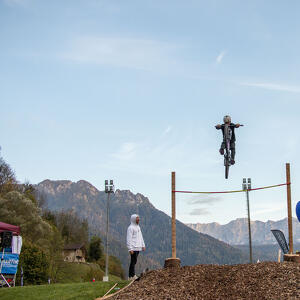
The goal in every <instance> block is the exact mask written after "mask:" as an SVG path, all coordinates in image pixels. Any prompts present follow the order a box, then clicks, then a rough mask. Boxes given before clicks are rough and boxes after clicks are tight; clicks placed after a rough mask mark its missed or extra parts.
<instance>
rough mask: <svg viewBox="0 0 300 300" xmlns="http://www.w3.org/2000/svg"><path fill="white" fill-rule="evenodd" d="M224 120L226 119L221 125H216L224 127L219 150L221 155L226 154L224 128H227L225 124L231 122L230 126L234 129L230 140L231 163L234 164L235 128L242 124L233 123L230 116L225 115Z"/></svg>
mask: <svg viewBox="0 0 300 300" xmlns="http://www.w3.org/2000/svg"><path fill="white" fill-rule="evenodd" d="M223 121H224V124H222V125H220V124H218V125H216V126H215V127H216V129H222V133H223V142H222V144H221V148H220V150H219V152H220V154H221V155H224V149H225V139H224V128H225V124H229V126H230V129H231V131H232V136H231V140H230V150H231V161H230V163H231V165H234V164H235V160H234V157H235V134H234V129H235V128H239V127H240V126H241V125H240V124H238V123H237V124H234V123H231V117H230V116H225V117H224V118H223Z"/></svg>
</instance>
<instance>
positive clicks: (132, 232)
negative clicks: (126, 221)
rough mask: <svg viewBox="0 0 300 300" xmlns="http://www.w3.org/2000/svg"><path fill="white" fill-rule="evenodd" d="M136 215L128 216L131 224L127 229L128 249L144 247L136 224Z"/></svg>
mask: <svg viewBox="0 0 300 300" xmlns="http://www.w3.org/2000/svg"><path fill="white" fill-rule="evenodd" d="M137 217H138V215H132V216H131V218H130V221H131V224H130V225H129V227H128V229H127V248H128V251H142V248H144V247H145V243H144V239H143V235H142V231H141V228H140V226H139V225H138V224H136V218H137Z"/></svg>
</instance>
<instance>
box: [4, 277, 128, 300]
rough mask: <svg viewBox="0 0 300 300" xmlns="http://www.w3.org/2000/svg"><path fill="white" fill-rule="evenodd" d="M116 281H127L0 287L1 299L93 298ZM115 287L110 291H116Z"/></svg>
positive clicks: (119, 282)
mask: <svg viewBox="0 0 300 300" xmlns="http://www.w3.org/2000/svg"><path fill="white" fill-rule="evenodd" d="M116 282H118V285H117V286H116V288H123V287H124V286H126V285H127V284H128V281H110V282H102V281H96V282H83V283H66V284H50V285H35V286H24V287H14V288H0V299H1V300H21V299H28V300H71V299H72V300H75V299H76V300H94V299H95V298H97V297H101V296H103V295H104V294H105V293H106V292H107V291H108V290H109V289H110V288H111V287H112V286H113V285H114V284H115V283H116ZM116 291H117V289H115V290H113V291H112V292H116Z"/></svg>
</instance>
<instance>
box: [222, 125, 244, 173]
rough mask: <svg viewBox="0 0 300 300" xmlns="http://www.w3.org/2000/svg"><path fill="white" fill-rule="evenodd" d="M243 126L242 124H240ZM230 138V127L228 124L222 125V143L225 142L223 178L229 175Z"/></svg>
mask: <svg viewBox="0 0 300 300" xmlns="http://www.w3.org/2000/svg"><path fill="white" fill-rule="evenodd" d="M240 126H244V125H242V124H241V125H240ZM231 138H232V129H231V128H230V126H229V125H228V124H225V126H224V143H225V151H224V166H225V179H228V175H229V167H230V166H231V150H230V141H231Z"/></svg>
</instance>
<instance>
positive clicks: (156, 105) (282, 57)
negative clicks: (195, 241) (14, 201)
mask: <svg viewBox="0 0 300 300" xmlns="http://www.w3.org/2000/svg"><path fill="white" fill-rule="evenodd" d="M299 10H300V2H299V1H297V0H294V1H293V0H291V1H288V2H284V1H278V0H276V1H274V0H272V1H271V0H269V1H268V0H266V1H259V0H257V1H256V0H251V1H250V0H249V1H238V0H236V1H234V0H232V1H231V0H228V1H214V0H211V1H196V0H190V1H179V0H164V1H161V0H160V1H158V0H151V1H150V0H143V1H141V0H127V1H124V0H72V1H71V0H65V1H58V0H52V1H38V0H0V107H1V118H0V145H1V155H2V156H3V158H4V159H5V160H6V161H7V162H8V163H9V164H10V165H11V166H12V168H13V169H14V171H15V173H16V176H17V179H18V180H19V181H20V182H24V181H29V182H30V183H33V184H36V183H39V182H41V181H43V180H45V179H51V180H63V179H64V180H65V179H67V180H72V181H74V182H76V181H78V180H82V179H83V180H86V181H88V182H90V183H91V184H93V185H94V186H95V187H96V188H98V189H99V190H103V189H104V180H105V179H113V180H114V183H115V187H116V188H117V189H121V190H128V189H129V190H131V191H132V192H133V193H141V194H143V195H145V196H146V197H148V198H149V200H150V202H151V203H152V204H153V205H154V206H155V207H156V208H157V209H159V210H162V211H164V212H165V213H167V214H168V215H170V213H171V172H172V171H175V172H176V189H178V190H189V191H229V190H239V189H241V185H242V179H243V178H244V177H245V178H248V177H250V178H251V179H252V187H253V188H256V187H263V186H268V185H273V184H280V183H284V182H286V177H285V176H286V175H285V163H287V162H289V163H290V164H291V182H292V185H291V190H292V209H293V216H295V207H296V203H297V202H298V201H299V200H300V199H299V193H300V187H299V180H300V158H299V148H300V138H299V137H300V135H299V113H300V77H299V75H300V74H299V70H300V56H299V53H300V38H299V37H300V18H299ZM227 114H229V115H230V116H231V117H232V121H233V122H234V123H241V124H244V127H240V128H238V129H236V137H237V142H236V164H235V165H234V166H232V167H231V168H230V174H229V179H227V180H226V179H225V178H224V165H223V158H222V156H221V155H220V154H219V153H218V149H219V147H220V143H221V132H220V131H217V130H216V129H215V127H214V126H215V125H216V124H219V123H222V119H223V116H224V115H227ZM286 203H287V202H286V188H285V187H278V188H274V189H268V190H262V191H253V192H250V213H251V219H252V220H261V221H267V220H279V219H282V218H285V217H286V216H287V204H286ZM176 206H177V219H179V220H180V221H182V222H185V223H210V222H218V223H220V224H226V223H228V222H229V221H231V220H234V219H236V218H244V217H247V211H246V196H245V193H236V194H217V195H200V194H192V195H186V194H177V198H176Z"/></svg>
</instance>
